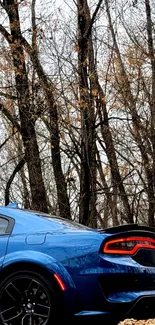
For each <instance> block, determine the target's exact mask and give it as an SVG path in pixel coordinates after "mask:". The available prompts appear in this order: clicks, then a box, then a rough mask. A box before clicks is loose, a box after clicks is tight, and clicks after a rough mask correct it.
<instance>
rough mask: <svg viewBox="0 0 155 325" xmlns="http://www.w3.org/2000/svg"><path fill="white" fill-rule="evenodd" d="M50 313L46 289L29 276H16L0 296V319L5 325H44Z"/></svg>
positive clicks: (6, 285)
mask: <svg viewBox="0 0 155 325" xmlns="http://www.w3.org/2000/svg"><path fill="white" fill-rule="evenodd" d="M50 312H51V306H50V297H49V293H48V289H47V288H46V287H45V286H44V284H43V283H42V282H40V281H38V280H37V279H35V278H33V277H31V276H23V275H21V276H18V277H16V278H13V279H11V280H10V281H9V282H7V283H6V284H5V286H4V287H3V289H2V290H1V294H0V317H1V320H2V323H3V324H5V325H45V324H47V322H48V319H49V315H50Z"/></svg>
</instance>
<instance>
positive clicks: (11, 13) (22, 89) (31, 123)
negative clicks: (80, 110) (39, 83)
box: [5, 0, 47, 212]
mask: <svg viewBox="0 0 155 325" xmlns="http://www.w3.org/2000/svg"><path fill="white" fill-rule="evenodd" d="M5 9H6V11H7V14H8V18H9V23H10V31H11V36H10V39H9V44H10V48H11V53H12V58H13V64H14V69H15V80H16V91H17V98H18V106H19V114H20V124H21V130H20V131H21V136H22V140H23V144H24V149H25V159H26V162H27V166H28V172H29V180H30V189H31V197H32V204H31V208H32V209H34V210H41V211H43V212H47V202H46V191H45V186H44V181H43V177H42V170H41V161H40V156H39V149H38V144H37V139H36V132H35V119H34V115H35V114H34V112H33V107H32V106H31V102H30V93H29V85H28V76H27V71H26V65H25V55H24V50H23V47H22V44H21V28H20V19H19V13H18V2H17V1H16V0H7V1H5Z"/></svg>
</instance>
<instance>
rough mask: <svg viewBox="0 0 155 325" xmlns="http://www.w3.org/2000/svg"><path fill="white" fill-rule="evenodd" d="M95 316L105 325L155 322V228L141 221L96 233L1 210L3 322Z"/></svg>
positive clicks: (38, 324)
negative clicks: (134, 320)
mask: <svg viewBox="0 0 155 325" xmlns="http://www.w3.org/2000/svg"><path fill="white" fill-rule="evenodd" d="M96 317H97V318H98V319H100V320H102V324H103V323H104V324H110V322H111V321H114V322H116V323H117V322H118V321H119V320H122V319H124V318H130V317H134V318H152V317H155V230H154V229H153V228H150V227H146V226H138V225H137V224H132V225H124V226H118V227H113V228H108V229H105V230H94V229H91V228H87V227H85V226H82V225H80V224H78V223H75V222H72V221H70V220H66V219H62V218H59V217H53V216H50V215H47V214H44V213H41V212H34V211H27V210H22V209H19V208H18V207H16V205H11V204H10V205H9V206H7V207H0V323H2V324H4V325H20V324H21V325H45V324H46V325H49V324H50V325H52V324H54V320H56V321H57V323H58V324H59V322H58V321H69V320H73V322H72V324H75V322H76V321H77V322H80V321H82V320H84V321H87V322H88V320H89V319H91V320H92V319H93V318H94V320H95V319H96ZM74 321H75V322H74ZM108 321H109V323H108Z"/></svg>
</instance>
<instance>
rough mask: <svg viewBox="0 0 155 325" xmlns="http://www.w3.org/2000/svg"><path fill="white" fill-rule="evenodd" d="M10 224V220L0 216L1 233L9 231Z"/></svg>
mask: <svg viewBox="0 0 155 325" xmlns="http://www.w3.org/2000/svg"><path fill="white" fill-rule="evenodd" d="M8 225H9V221H8V220H7V219H4V218H1V217H0V235H4V234H6V233H7V228H8Z"/></svg>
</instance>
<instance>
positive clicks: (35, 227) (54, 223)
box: [0, 206, 91, 234]
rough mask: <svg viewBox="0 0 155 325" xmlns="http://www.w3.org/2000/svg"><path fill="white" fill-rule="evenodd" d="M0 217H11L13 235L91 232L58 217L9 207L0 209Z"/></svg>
mask: <svg viewBox="0 0 155 325" xmlns="http://www.w3.org/2000/svg"><path fill="white" fill-rule="evenodd" d="M0 215H3V216H7V217H11V218H13V219H14V220H15V226H14V229H13V234H18V233H30V232H31V233H32V232H40V231H48V230H52V231H60V230H67V229H70V231H71V230H72V231H86V230H89V231H90V230H91V228H87V227H85V226H83V225H81V224H78V223H75V222H74V221H71V220H68V219H63V218H61V217H58V216H51V215H49V214H46V213H42V212H38V211H32V210H24V209H19V208H13V207H9V206H8V207H0Z"/></svg>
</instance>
